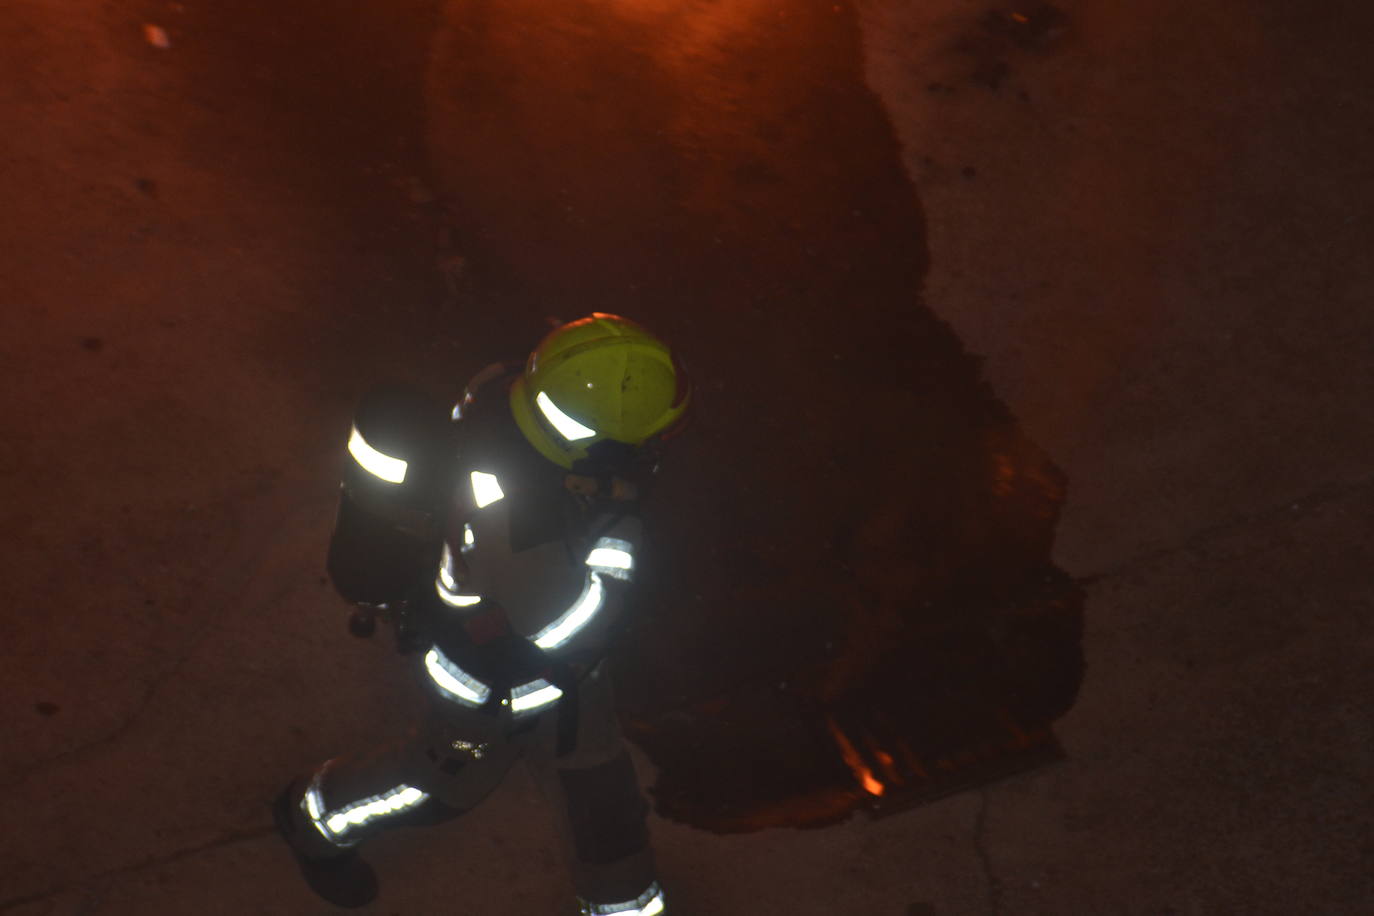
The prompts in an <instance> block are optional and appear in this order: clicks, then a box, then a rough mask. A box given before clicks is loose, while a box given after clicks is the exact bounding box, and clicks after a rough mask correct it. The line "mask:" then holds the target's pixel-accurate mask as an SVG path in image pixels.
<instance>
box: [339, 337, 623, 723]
mask: <svg viewBox="0 0 1374 916" xmlns="http://www.w3.org/2000/svg"><path fill="white" fill-rule="evenodd" d="M517 374H518V369H515V368H511V367H507V366H504V365H501V364H497V365H494V366H490V367H488V368H487V369H486V370H484V371H483V372H482V373H480V374H479V375H478V376H477V378H475V379H474V380H473V382H471V383H470V384H469V386H468V390H467V391H466V392H465V393H464V397H463V399H462V401H461V402H460V403H459V404H458V405H457V406H455V407H454V409H453V411H452V413H451V415H450V418H449V419H448V420H447V421H445V424H446V427H447V428H446V429H445V430H444V431H442V432H440V431H439V430H438V429H435V428H434V427H432V426H426V425H425V422H421V418H427V417H429V416H432V415H431V414H427V413H426V412H425V411H423V410H420V409H418V408H400V407H395V406H393V407H392V408H390V409H386V408H379V407H377V406H376V405H375V403H374V405H373V407H372V408H371V410H370V411H369V409H368V406H367V399H365V403H364V406H363V407H360V409H359V416H358V419H357V421H356V422H355V429H354V432H353V437H352V439H351V440H350V449H349V451H350V453H351V455H352V456H353V458H354V461H355V463H356V466H357V467H352V466H351V467H350V472H352V473H353V481H352V482H353V486H351V487H350V476H349V473H346V474H345V485H344V495H343V504H342V505H341V508H340V516H339V524H338V525H336V531H335V539H334V543H331V552H330V572H331V575H332V576H333V578H334V580H335V584H336V586H337V587H339V590H340V592H341V593H343V594H344V596H345V597H346V598H349V599H350V600H354V601H359V602H360V603H376V604H389V605H400V606H401V607H403V608H404V612H403V614H402V615H401V619H402V620H404V621H405V623H404V629H405V631H406V632H405V634H404V643H405V646H406V647H407V648H410V649H413V650H415V651H416V653H417V654H418V655H419V656H420V658H421V660H422V679H423V681H424V682H425V683H426V685H427V687H428V688H429V689H430V690H431V691H432V692H433V693H434V694H435V696H436V697H437V698H438V699H439V700H440V701H441V702H442V703H444V704H448V705H450V706H451V707H452V708H453V710H454V711H455V712H460V713H461V712H462V711H464V710H466V711H469V712H479V713H482V714H484V717H490V718H492V719H495V720H497V721H496V722H490V723H488V724H489V725H496V724H497V723H500V725H501V730H504V731H510V730H520V729H522V728H523V727H527V726H528V725H531V724H532V720H533V719H534V718H535V717H537V716H538V715H539V714H541V713H544V712H548V711H551V710H553V709H556V708H560V707H562V708H564V709H565V710H566V709H568V708H572V707H575V706H576V703H575V698H576V694H577V690H578V684H579V682H580V681H581V680H582V678H583V677H584V676H585V675H586V674H587V672H589V671H590V670H592V669H593V668H594V667H595V666H596V665H597V664H598V663H599V662H600V661H601V659H602V658H603V657H604V655H605V653H606V652H607V651H608V649H609V648H610V647H611V644H612V642H613V641H614V638H615V635H616V633H617V631H618V629H619V625H620V624H621V623H622V616H623V612H624V604H625V601H624V598H625V596H624V589H625V588H626V587H627V586H628V584H629V582H630V581H631V580H632V579H633V578H634V576H635V573H636V571H637V565H638V560H639V558H638V555H637V554H638V545H639V542H640V541H641V539H642V523H641V519H640V515H639V507H638V504H637V502H636V501H634V500H631V499H623V498H622V499H612V498H609V496H608V495H606V492H607V491H611V490H612V488H611V487H608V486H606V487H600V488H598V487H597V486H596V481H595V480H594V479H589V478H586V477H580V476H579V475H570V474H569V473H568V472H567V471H566V470H565V469H564V468H561V467H559V466H557V465H555V464H553V463H552V462H550V461H548V460H547V459H545V458H544V457H543V456H542V455H540V454H539V453H538V452H537V451H536V450H535V449H534V448H533V447H532V446H531V445H530V444H529V443H528V442H527V441H526V440H525V438H524V436H523V435H522V434H521V433H520V431H519V428H518V427H517V426H516V424H515V421H514V418H513V417H512V416H511V412H510V407H509V404H508V400H507V393H508V389H509V384H510V382H511V381H513V379H514V378H515V377H516V375H517ZM382 400H383V401H385V400H386V398H383V399H382ZM400 401H401V399H397V398H396V397H395V396H394V392H393V395H392V397H391V402H390V403H392V404H393V405H395V404H399V403H400ZM407 411H409V413H411V414H413V416H412V417H410V418H408V419H407V418H402V419H401V420H400V422H399V423H398V422H396V421H395V418H396V417H398V416H400V415H401V414H405V413H407ZM426 422H427V420H426ZM365 425H367V426H369V427H370V428H373V429H378V430H380V431H381V432H379V434H378V435H377V436H376V438H380V439H383V440H388V441H385V442H382V443H380V444H373V443H372V442H370V441H368V440H369V437H368V433H367V430H365V429H363V428H362V427H363V426H365ZM398 427H399V428H401V432H400V434H397V432H396V429H397V428H398ZM422 427H423V428H422ZM388 446H389V447H390V448H391V449H392V451H400V452H405V453H406V454H407V456H408V458H398V456H396V455H392V454H389V453H388V452H387V450H386V449H387V448H388ZM388 460H392V461H396V460H400V461H402V463H404V464H406V469H405V471H404V472H402V471H400V470H398V469H397V468H398V467H399V466H398V465H389V464H388V463H387V462H388ZM359 468H361V470H362V471H363V472H364V473H363V474H361V475H359V474H358V473H357V470H358V469H359ZM378 472H381V473H382V474H386V473H391V474H392V476H393V478H394V477H397V476H402V480H401V482H400V483H399V484H394V483H393V486H392V488H391V489H388V488H386V487H379V485H378V483H377V480H376V478H377V477H378V476H379V475H378ZM403 474H404V475H411V476H412V479H411V481H410V485H411V488H410V489H408V490H407V489H406V481H405V479H404V476H403ZM384 482H386V481H384ZM588 483H590V486H588ZM350 503H351V505H350ZM349 522H352V523H353V524H351V525H350V524H348V523H349ZM363 528H367V529H369V530H370V534H371V537H366V536H360V535H359V534H358V531H359V530H361V529H363ZM346 529H352V530H346ZM398 539H399V540H401V541H405V542H406V543H405V544H403V545H400V546H398V543H397V542H398ZM388 541H389V542H390V543H388ZM369 542H371V544H370V546H369ZM407 547H408V548H409V549H407ZM398 557H403V558H404V559H403V560H402V561H400V562H397V558H398ZM369 563H383V564H392V565H393V566H396V567H405V568H404V569H403V570H402V569H399V568H396V569H391V570H387V571H385V572H384V573H383V574H380V575H373V574H371V573H370V572H369V571H367V570H360V569H359V568H358V566H359V564H362V565H363V566H366V565H367V564H369ZM359 582H362V583H364V586H363V587H359V586H358V583H359ZM376 583H385V584H384V585H377V584H376ZM403 583H404V584H403ZM350 586H352V587H351V588H350ZM402 592H404V598H403V599H402V600H401V601H397V600H396V597H395V596H396V595H397V594H400V593H402ZM378 598H386V599H389V600H387V601H379V600H377V599H378ZM563 724H564V723H560V726H562V725H563ZM566 726H567V727H566V729H565V728H563V727H560V733H563V732H565V731H567V732H569V733H570V732H571V731H573V730H575V728H576V723H575V721H569V722H567V723H566ZM564 743H565V742H563V741H560V745H562V744H564ZM560 749H563V750H566V749H565V748H560Z"/></svg>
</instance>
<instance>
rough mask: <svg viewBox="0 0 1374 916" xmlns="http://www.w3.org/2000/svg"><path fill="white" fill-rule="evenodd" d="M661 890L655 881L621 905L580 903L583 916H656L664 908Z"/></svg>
mask: <svg viewBox="0 0 1374 916" xmlns="http://www.w3.org/2000/svg"><path fill="white" fill-rule="evenodd" d="M664 905H665V904H664V899H663V888H662V887H661V886H660V885H659V883H658V882H657V881H655V882H654V883H653V884H650V885H649V889H648V890H646V891H645V892H644V893H642V894H640V895H639V896H638V897H636V898H635V899H634V900H626V901H623V902H621V903H588V902H587V901H585V900H583V901H582V914H583V916H657V914H659V913H662V912H663V908H664Z"/></svg>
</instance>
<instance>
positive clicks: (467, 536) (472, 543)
mask: <svg viewBox="0 0 1374 916" xmlns="http://www.w3.org/2000/svg"><path fill="white" fill-rule="evenodd" d="M476 546H477V535H475V534H473V533H472V525H464V526H463V546H462V547H459V548H458V551H459V552H460V553H467V552H468V551H469V550H471V549H472V548H473V547H476Z"/></svg>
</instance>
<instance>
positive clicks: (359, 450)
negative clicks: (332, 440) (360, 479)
mask: <svg viewBox="0 0 1374 916" xmlns="http://www.w3.org/2000/svg"><path fill="white" fill-rule="evenodd" d="M348 453H349V454H350V455H352V456H353V460H354V461H357V462H358V464H359V465H361V466H362V469H363V470H364V471H367V472H368V473H369V474H371V475H372V476H374V477H380V478H381V479H382V480H385V481H386V482H388V483H404V482H405V479H406V468H407V466H408V465H407V464H406V462H405V461H402V460H401V459H400V458H393V457H391V456H390V455H384V454H382V453H381V452H379V451H377V450H376V449H375V448H373V447H372V446H371V445H369V444H368V442H367V440H366V439H364V438H363V434H362V433H360V432H358V427H356V426H355V427H353V433H352V435H350V436H349V437H348Z"/></svg>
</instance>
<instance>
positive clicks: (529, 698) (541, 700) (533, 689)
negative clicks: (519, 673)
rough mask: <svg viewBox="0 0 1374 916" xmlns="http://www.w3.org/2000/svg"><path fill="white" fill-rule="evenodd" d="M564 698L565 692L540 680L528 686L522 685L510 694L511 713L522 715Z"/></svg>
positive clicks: (531, 682)
mask: <svg viewBox="0 0 1374 916" xmlns="http://www.w3.org/2000/svg"><path fill="white" fill-rule="evenodd" d="M561 696H563V691H561V690H559V689H558V688H557V687H555V686H553V685H552V684H550V683H549V682H548V681H546V680H544V679H543V678H540V679H539V680H537V681H530V682H529V683H528V684H521V685H520V686H518V687H516V688H514V689H513V690H511V692H510V708H511V712H514V713H517V714H518V713H522V712H531V711H533V710H536V709H542V708H543V707H545V706H548V705H549V704H550V703H556V702H558V699H559V698H560V697H561Z"/></svg>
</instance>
